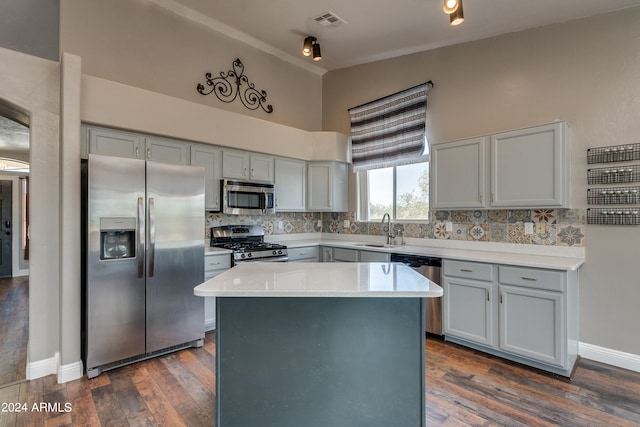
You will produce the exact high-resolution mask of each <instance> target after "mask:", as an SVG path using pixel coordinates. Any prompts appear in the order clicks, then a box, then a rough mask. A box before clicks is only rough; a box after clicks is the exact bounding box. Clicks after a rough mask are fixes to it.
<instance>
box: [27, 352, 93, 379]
mask: <svg viewBox="0 0 640 427" xmlns="http://www.w3.org/2000/svg"><path fill="white" fill-rule="evenodd" d="M54 374H55V375H57V381H58V384H62V383H66V382H67V381H73V380H77V379H78V378H82V375H83V374H84V368H83V366H82V361H78V362H74V363H70V364H68V365H60V353H58V352H56V354H54V356H53V357H50V358H48V359H43V360H37V361H35V362H29V363H27V379H28V380H35V379H36V378H42V377H46V376H47V375H54Z"/></svg>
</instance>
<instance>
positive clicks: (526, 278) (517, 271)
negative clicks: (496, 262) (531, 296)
mask: <svg viewBox="0 0 640 427" xmlns="http://www.w3.org/2000/svg"><path fill="white" fill-rule="evenodd" d="M565 277H566V275H565V273H564V272H562V271H558V270H542V269H539V268H525V267H510V266H506V265H501V266H498V281H499V282H500V283H503V284H505V285H515V286H525V287H527V288H536V289H548V290H550V291H563V290H564V283H565Z"/></svg>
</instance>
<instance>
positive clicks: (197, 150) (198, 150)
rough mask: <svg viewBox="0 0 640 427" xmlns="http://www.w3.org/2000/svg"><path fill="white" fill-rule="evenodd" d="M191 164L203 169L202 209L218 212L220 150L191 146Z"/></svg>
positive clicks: (220, 170)
mask: <svg viewBox="0 0 640 427" xmlns="http://www.w3.org/2000/svg"><path fill="white" fill-rule="evenodd" d="M191 164H192V165H195V166H202V167H204V180H205V181H204V208H205V209H206V210H212V211H219V210H220V179H221V178H222V149H220V148H215V147H207V146H202V145H192V146H191Z"/></svg>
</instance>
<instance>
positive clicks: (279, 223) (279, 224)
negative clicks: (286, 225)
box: [278, 221, 282, 230]
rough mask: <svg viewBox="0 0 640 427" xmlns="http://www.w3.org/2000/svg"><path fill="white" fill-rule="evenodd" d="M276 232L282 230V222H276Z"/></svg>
mask: <svg viewBox="0 0 640 427" xmlns="http://www.w3.org/2000/svg"><path fill="white" fill-rule="evenodd" d="M278 230H282V221H278Z"/></svg>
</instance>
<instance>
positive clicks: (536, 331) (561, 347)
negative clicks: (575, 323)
mask: <svg viewBox="0 0 640 427" xmlns="http://www.w3.org/2000/svg"><path fill="white" fill-rule="evenodd" d="M563 305H564V298H563V294H562V293H559V292H550V291H541V290H537V289H529V288H519V287H516V286H503V285H500V348H501V349H502V350H504V351H508V352H510V353H513V354H517V355H519V356H523V357H527V358H530V359H534V360H539V361H541V362H544V363H549V364H551V365H556V366H560V367H562V366H563V360H564V354H565V352H566V350H565V349H566V347H567V346H566V338H565V337H566V328H565V327H563V324H562V323H563V321H564V316H563V309H562V307H563Z"/></svg>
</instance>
